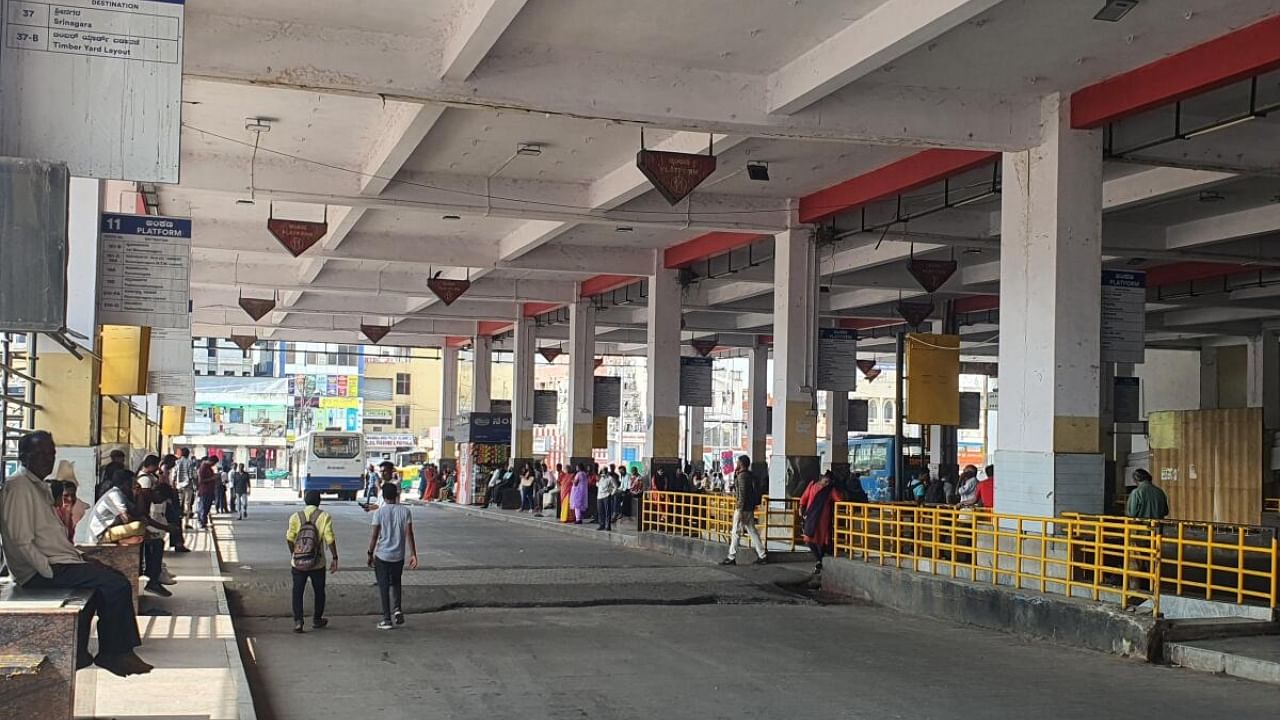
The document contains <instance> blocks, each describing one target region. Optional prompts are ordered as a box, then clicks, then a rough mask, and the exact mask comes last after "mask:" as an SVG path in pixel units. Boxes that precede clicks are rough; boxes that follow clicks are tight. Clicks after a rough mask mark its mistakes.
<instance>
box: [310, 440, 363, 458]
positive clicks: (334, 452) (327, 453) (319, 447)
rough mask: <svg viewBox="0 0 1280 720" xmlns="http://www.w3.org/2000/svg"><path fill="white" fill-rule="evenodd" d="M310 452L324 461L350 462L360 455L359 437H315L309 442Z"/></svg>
mask: <svg viewBox="0 0 1280 720" xmlns="http://www.w3.org/2000/svg"><path fill="white" fill-rule="evenodd" d="M311 452H312V454H314V455H315V456H316V457H318V458H324V459H326V460H350V459H351V458H354V457H355V456H357V455H359V454H360V437H359V436H357V435H338V436H328V437H315V438H312V440H311Z"/></svg>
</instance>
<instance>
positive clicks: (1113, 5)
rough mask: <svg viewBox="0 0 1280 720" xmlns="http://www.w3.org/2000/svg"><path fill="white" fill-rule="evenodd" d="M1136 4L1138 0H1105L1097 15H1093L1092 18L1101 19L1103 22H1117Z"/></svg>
mask: <svg viewBox="0 0 1280 720" xmlns="http://www.w3.org/2000/svg"><path fill="white" fill-rule="evenodd" d="M1137 6H1138V0H1107V2H1106V4H1105V5H1103V6H1102V9H1101V10H1099V11H1098V14H1097V15H1094V16H1093V19H1094V20H1102V21H1103V22H1119V21H1120V20H1121V19H1122V18H1124V16H1125V15H1128V14H1129V11H1130V10H1132V9H1134V8H1135V7H1137Z"/></svg>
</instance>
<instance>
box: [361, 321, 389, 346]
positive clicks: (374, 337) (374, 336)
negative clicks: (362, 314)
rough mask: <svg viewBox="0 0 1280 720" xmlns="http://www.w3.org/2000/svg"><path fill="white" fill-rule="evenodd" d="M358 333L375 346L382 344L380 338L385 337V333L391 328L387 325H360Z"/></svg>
mask: <svg viewBox="0 0 1280 720" xmlns="http://www.w3.org/2000/svg"><path fill="white" fill-rule="evenodd" d="M360 332H362V333H364V336H365V337H367V338H369V342H371V343H373V344H374V345H377V344H378V343H380V342H382V338H384V337H386V336H387V333H389V332H391V328H390V326H387V325H365V324H364V323H360Z"/></svg>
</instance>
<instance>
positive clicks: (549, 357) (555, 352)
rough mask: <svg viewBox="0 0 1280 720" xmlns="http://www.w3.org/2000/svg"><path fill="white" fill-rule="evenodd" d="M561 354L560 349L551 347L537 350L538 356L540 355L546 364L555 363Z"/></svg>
mask: <svg viewBox="0 0 1280 720" xmlns="http://www.w3.org/2000/svg"><path fill="white" fill-rule="evenodd" d="M563 352H564V351H563V350H561V349H560V348H553V347H544V348H538V354H539V355H541V356H542V357H543V358H544V359H545V360H546V361H547V362H555V361H556V358H558V357H560V354H561V353H563Z"/></svg>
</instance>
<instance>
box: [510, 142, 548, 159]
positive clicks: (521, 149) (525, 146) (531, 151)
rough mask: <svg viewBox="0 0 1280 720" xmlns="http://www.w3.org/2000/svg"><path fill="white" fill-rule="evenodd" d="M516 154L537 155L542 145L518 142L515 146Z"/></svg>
mask: <svg viewBox="0 0 1280 720" xmlns="http://www.w3.org/2000/svg"><path fill="white" fill-rule="evenodd" d="M516 154H517V155H523V156H524V157H538V156H539V155H542V146H541V145H539V144H538V143H520V144H519V145H517V146H516Z"/></svg>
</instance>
